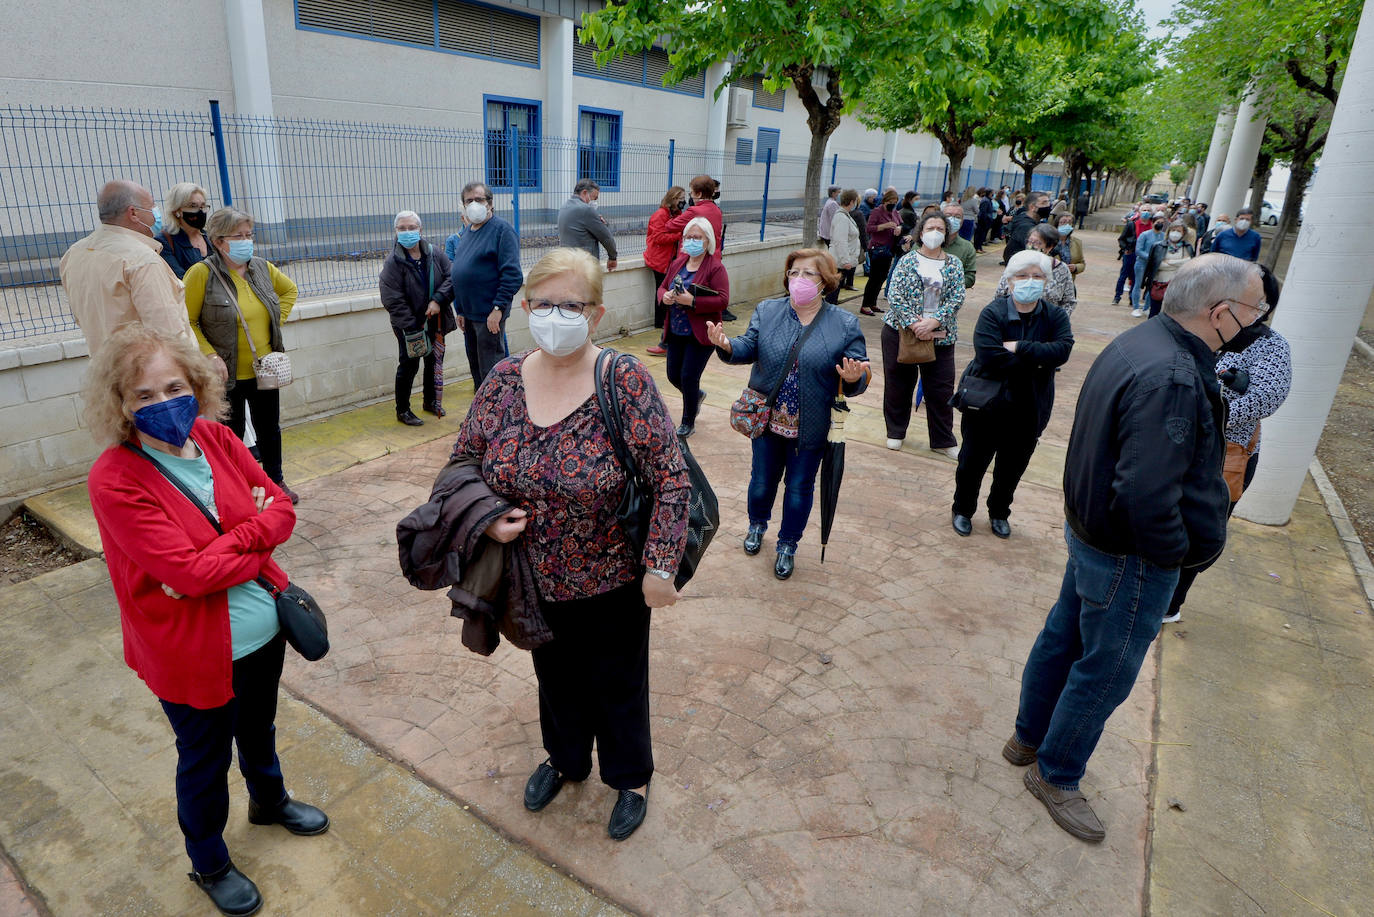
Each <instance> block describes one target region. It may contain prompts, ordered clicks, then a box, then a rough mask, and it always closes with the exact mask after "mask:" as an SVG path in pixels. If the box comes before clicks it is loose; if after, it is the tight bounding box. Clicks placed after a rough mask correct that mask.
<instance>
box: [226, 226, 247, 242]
mask: <svg viewBox="0 0 1374 917" xmlns="http://www.w3.org/2000/svg"><path fill="white" fill-rule="evenodd" d="M224 238H226V239H232V240H233V241H235V242H244V241H248V240H251V239H252V238H253V231H252V230H251V229H250V230H249V231H248V232H236V233H233V234H232V235H228V236H225V237H224Z"/></svg>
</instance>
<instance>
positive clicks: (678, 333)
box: [658, 217, 730, 436]
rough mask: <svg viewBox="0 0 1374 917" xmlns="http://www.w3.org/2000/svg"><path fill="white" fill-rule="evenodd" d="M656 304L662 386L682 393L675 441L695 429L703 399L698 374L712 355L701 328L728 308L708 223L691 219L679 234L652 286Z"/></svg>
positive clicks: (713, 235) (725, 282) (722, 267)
mask: <svg viewBox="0 0 1374 917" xmlns="http://www.w3.org/2000/svg"><path fill="white" fill-rule="evenodd" d="M658 300H659V302H661V303H663V304H664V305H665V306H667V307H668V320H667V321H666V322H665V323H664V326H663V327H664V330H665V334H664V341H665V342H666V344H667V347H668V381H669V382H670V383H672V386H673V388H675V389H677V390H678V391H679V392H681V393H682V424H681V426H679V427H678V428H677V435H678V436H691V435H692V433H693V431H694V430H695V429H696V422H697V408H699V407H700V406H701V402H702V400H703V399H705V397H706V393H705V392H703V391H702V390H701V388H700V384H701V374H702V373H703V372H704V371H705V370H706V364H707V363H709V362H710V360H711V354H712V353H713V352H714V351H715V347H714V345H712V344H711V339H710V338H708V337H707V336H706V323H707V322H714V323H715V324H717V325H718V324H720V322H721V318H722V316H721V313H723V312H724V311H725V307H726V306H727V305H729V303H730V278H729V276H727V275H726V273H725V264H724V262H722V261H721V260H720V255H718V254H716V233H715V229H714V228H713V227H712V226H711V223H710V221H709V220H707V219H706V218H705V217H697V218H696V219H694V220H692V221H691V222H689V223H688V224H687V225H686V226H685V227H684V228H683V230H682V253H681V254H680V255H678V256H677V257H676V258H674V259H673V263H672V264H670V265H669V266H668V271H667V273H666V274H665V275H664V277H663V280H662V281H661V282H660V283H659V285H658Z"/></svg>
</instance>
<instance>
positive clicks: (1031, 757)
mask: <svg viewBox="0 0 1374 917" xmlns="http://www.w3.org/2000/svg"><path fill="white" fill-rule="evenodd" d="M1002 757H1004V758H1006V759H1007V760H1008V761H1010V762H1011V763H1012V764H1015V765H1016V766H1017V767H1025V766H1026V765H1027V764H1034V763H1035V749H1034V748H1032V747H1031V746H1029V745H1027V744H1026V743H1025V742H1022V741H1021V740H1020V739H1018V738H1017V737H1016V733H1014V732H1013V733H1012V734H1011V738H1010V739H1007V744H1006V745H1003V746H1002Z"/></svg>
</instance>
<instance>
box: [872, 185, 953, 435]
mask: <svg viewBox="0 0 1374 917" xmlns="http://www.w3.org/2000/svg"><path fill="white" fill-rule="evenodd" d="M948 228H949V227H948V226H947V225H946V224H945V218H944V217H943V216H942V215H940V214H939V213H938V212H933V211H932V212H931V213H930V214H929V215H927V216H925V217H923V218H922V219H921V226H920V230H919V232H918V233H917V238H918V239H919V240H920V242H921V247H920V248H919V249H916V250H915V251H914V252H912V253H911V254H910V255H908V256H907V257H905V258H903V259H902V260H901V261H899V262H897V269H896V270H895V271H893V273H892V289H890V290H889V291H888V298H887V301H888V305H889V306H890V307H891V308H889V309H888V312H887V314H886V315H885V316H883V339H882V340H883V419H884V420H885V421H886V422H887V448H889V449H900V448H902V440H904V439H906V428H907V426H908V425H909V424H910V423H911V411H912V399H913V397H914V395H915V394H916V383H917V381H918V379H919V381H920V383H921V386H922V388H923V391H924V393H925V402H926V430H927V432H928V433H929V435H930V448H931V450H932V451H934V452H938V453H940V454H941V455H945V456H948V457H949V458H958V457H959V445H958V441H957V440H956V439H955V438H954V408H952V407H950V404H949V399H950V398H951V397H952V396H953V395H954V342H955V341H956V340H957V339H958V337H959V327H958V323H957V321H956V319H957V317H958V314H959V307H960V306H962V305H963V304H964V264H963V262H962V261H960V260H959V259H958V258H957V257H955V256H954V255H951V254H948V253H946V252H945V250H944V245H945V241H946V235H947V230H948ZM903 328H910V329H912V330H913V331H915V332H916V336H917V337H918V338H920V339H921V340H925V341H929V340H934V341H935V359H934V361H933V362H930V363H898V362H897V348H898V343H899V341H900V340H901V329H903Z"/></svg>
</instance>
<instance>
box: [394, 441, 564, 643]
mask: <svg viewBox="0 0 1374 917" xmlns="http://www.w3.org/2000/svg"><path fill="white" fill-rule="evenodd" d="M508 509H510V504H509V503H507V502H506V501H505V500H504V499H502V498H501V497H499V496H497V495H496V494H495V493H493V492H492V490H491V488H490V487H488V486H487V485H486V483H485V482H484V481H483V480H482V468H481V464H480V463H479V462H478V461H477V460H475V459H454V460H452V461H450V462H449V463H448V464H447V465H445V466H444V468H443V469H442V470H441V471H440V472H439V475H438V477H437V478H435V481H434V488H433V490H432V491H431V492H430V497H429V500H428V502H426V503H424V504H423V505H421V506H419V507H417V508H416V509H415V510H414V511H412V512H411V513H410V514H409V515H407V516H406V517H405V518H404V519H402V520H401V521H400V523H399V524H398V525H397V526H396V542H397V545H398V546H399V551H400V563H401V572H402V573H403V574H405V577H406V579H407V580H408V581H409V582H410V583H411V585H413V586H415V587H416V588H418V589H442V588H444V587H445V586H451V587H452V588H451V589H449V592H448V596H449V598H450V599H452V600H453V610H452V612H451V613H452V614H453V616H454V617H456V618H462V619H463V637H462V639H463V645H464V646H466V647H467V648H468V649H470V650H472V651H473V652H475V653H481V654H482V655H484V656H489V655H491V653H492V652H493V651H494V650H495V649H496V647H497V645H498V644H499V643H500V642H501V637H500V635H501V634H505V636H506V639H507V640H509V641H510V642H511V643H513V644H515V645H516V646H517V647H519V648H520V649H525V650H532V649H534V648H535V647H537V646H540V645H542V644H544V643H547V642H548V641H549V640H552V639H553V633H552V631H550V630H549V627H548V625H547V624H546V623H545V622H544V617H543V615H542V614H540V611H539V597H538V591H537V589H536V587H535V583H534V570H533V568H532V567H531V566H530V560H529V553H528V552H527V551H526V550H525V541H524V539H523V538H517V539H516V540H515V541H513V542H510V543H509V544H500V543H498V542H495V541H492V540H491V539H489V538H487V537H485V535H484V534H483V533H485V532H486V530H487V526H489V525H491V523H492V522H493V521H494V520H495V519H496V518H497V517H498V516H500V515H501V514H502V513H504V512H506V511H507V510H508Z"/></svg>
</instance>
